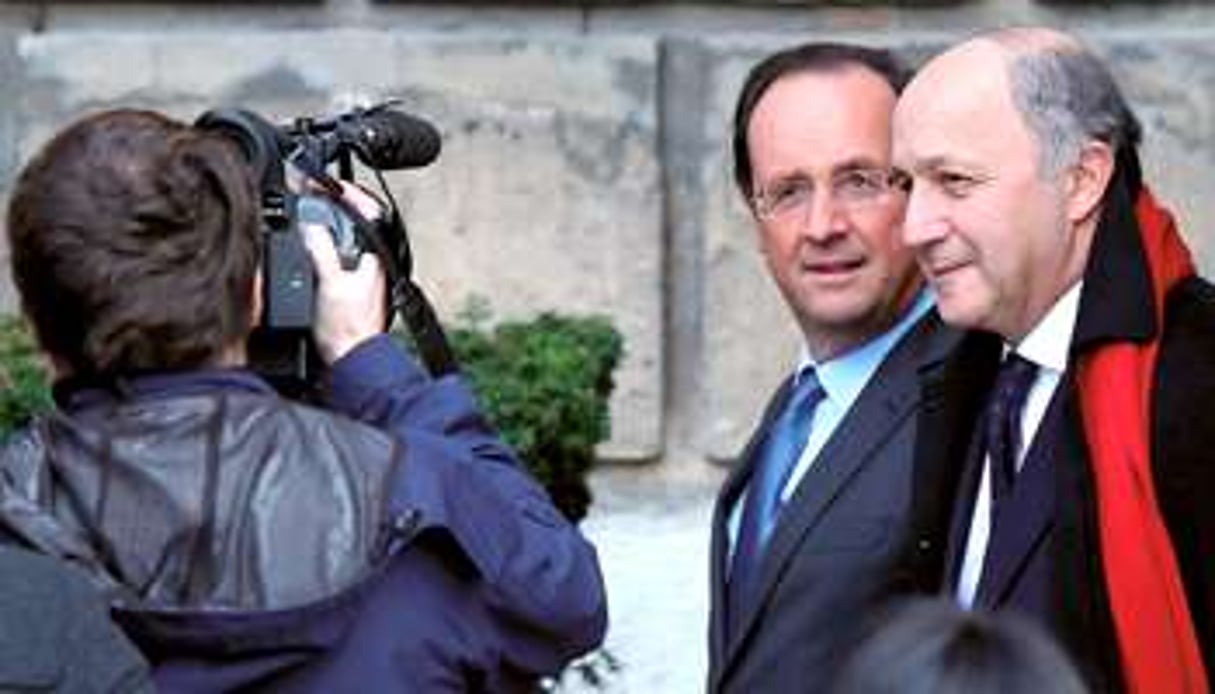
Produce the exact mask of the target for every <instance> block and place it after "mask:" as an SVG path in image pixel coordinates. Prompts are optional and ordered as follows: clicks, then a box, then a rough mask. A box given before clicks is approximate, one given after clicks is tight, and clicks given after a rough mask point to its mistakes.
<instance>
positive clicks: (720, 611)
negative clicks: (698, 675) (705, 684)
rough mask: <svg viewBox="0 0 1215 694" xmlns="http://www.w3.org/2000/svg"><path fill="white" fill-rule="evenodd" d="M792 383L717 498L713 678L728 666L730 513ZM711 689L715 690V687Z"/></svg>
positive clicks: (780, 392) (779, 394) (777, 397)
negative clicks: (726, 650)
mask: <svg viewBox="0 0 1215 694" xmlns="http://www.w3.org/2000/svg"><path fill="white" fill-rule="evenodd" d="M792 383H793V379H792V378H786V379H785V381H784V382H783V383H781V385H780V387H779V388H777V390H776V392H775V393H774V394H773V396H772V398H771V399H770V400H769V401H768V405H767V407H766V408H765V409H764V414H763V417H762V418H761V419H760V424H759V426H758V427H756V429H755V433H754V434H753V435H752V436H751V439H750V441H748V442H747V445H746V446H745V447H744V448H743V452H742V454H741V455H740V456H739V462H738V465H736V466H735V467H734V469H733V471H731V473H730V475H729V476H728V477H727V478H726V481H725V483H724V484H723V485H722V487H721V491H720V492H719V493H718V495H717V501H716V503H715V504H714V505H713V521H712V528H713V530H712V539H711V546H710V548H709V553H710V564H711V566H710V567H709V573H710V577H711V580H710V582H709V586H710V591H711V593H712V595H711V596H710V599H711V602H710V604H711V605H712V609H711V610H710V623H709V653H710V658H711V661H712V663H716V664H718V665H719V666H718V667H712V668H710V669H711V672H712V673H713V674H714V676H719V675H720V674H721V673H722V671H723V670H724V664H725V662H726V658H725V656H726V652H725V648H726V643H725V639H726V581H727V579H728V578H729V567H728V566H727V564H728V562H729V537H730V532H729V521H730V512H731V510H732V509H733V508H734V503H735V502H736V501H737V499H738V496H739V494H741V493H742V491H743V490H744V489H745V488H746V486H747V481H748V480H749V479H750V478H751V472H752V470H753V469H754V468H755V455H756V453H757V452H758V450H759V446H760V444H762V443H763V441H764V438H765V437H766V436H767V432H768V429H769V428H770V426H771V424H772V420H773V419H774V418H775V417H776V414H777V413H778V412H779V411H780V409H781V405H782V404H783V403H784V401H785V399H786V398H787V397H788V396H789V388H790V387H791V386H792ZM712 686H714V687H715V686H716V685H715V684H714V685H712Z"/></svg>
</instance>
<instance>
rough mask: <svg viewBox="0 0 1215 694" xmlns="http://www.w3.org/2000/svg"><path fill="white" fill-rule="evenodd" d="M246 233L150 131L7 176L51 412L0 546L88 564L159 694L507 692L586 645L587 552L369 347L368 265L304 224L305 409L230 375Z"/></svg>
mask: <svg viewBox="0 0 1215 694" xmlns="http://www.w3.org/2000/svg"><path fill="white" fill-rule="evenodd" d="M345 196H346V200H347V201H348V202H349V203H351V204H352V205H354V206H355V207H357V208H358V209H360V210H362V211H364V212H367V211H369V210H374V205H375V203H374V200H373V199H371V198H370V196H367V195H366V194H362V193H361V191H358V190H357V189H353V188H351V189H348V190H347V191H346V194H345ZM258 231H259V202H258V197H257V194H256V190H255V185H254V181H253V180H252V175H251V171H250V169H249V167H248V165H247V164H246V163H245V161H244V160H243V159H242V157H241V155H240V153H239V152H238V150H237V148H236V147H235V146H234V145H233V144H232V143H231V142H230V141H229V140H227V139H225V138H224V137H222V136H221V135H218V134H215V133H212V132H207V131H205V130H203V129H200V128H196V127H190V126H186V125H184V124H181V123H178V122H175V121H172V120H169V119H167V118H165V117H164V116H161V115H159V114H156V113H153V112H148V111H134V110H115V111H108V112H105V113H101V114H98V115H94V116H92V117H89V118H86V119H84V120H82V121H80V122H78V123H76V124H74V125H72V126H70V127H68V128H67V129H66V130H64V131H63V132H61V133H60V134H58V135H57V136H55V137H54V138H53V139H52V140H51V141H50V143H48V144H47V145H46V146H45V147H44V148H43V149H42V151H41V152H40V153H38V154H37V156H36V157H35V158H34V159H33V160H32V161H31V162H30V163H29V164H28V165H27V166H26V168H25V169H24V171H23V172H22V174H21V176H20V178H19V180H18V181H17V184H16V187H15V189H14V191H13V193H12V197H11V202H10V208H9V217H8V235H9V243H10V248H11V254H12V264H13V276H14V279H15V281H16V284H17V287H18V290H19V293H20V296H21V305H22V309H23V312H24V313H25V315H26V317H27V318H28V319H29V321H30V322H31V324H32V326H33V328H34V330H35V333H36V336H37V339H38V341H39V344H40V345H41V347H42V348H43V350H44V351H45V352H46V353H47V355H48V356H49V358H50V360H51V362H52V364H53V366H54V371H55V374H56V384H55V389H54V395H55V401H56V405H57V407H56V408H55V409H54V410H53V411H52V412H51V413H49V414H48V415H47V416H44V417H42V418H40V419H38V420H36V421H35V422H34V423H33V424H31V425H30V426H29V427H28V428H26V429H24V430H23V431H22V432H20V434H19V435H18V436H16V437H14V438H13V439H10V441H9V442H8V443H7V444H6V445H5V446H4V447H3V449H0V480H2V481H0V527H3V530H4V531H5V534H6V535H7V536H9V537H11V538H12V539H13V540H14V541H16V542H17V543H20V544H22V545H25V546H28V547H32V548H34V549H36V550H37V551H40V552H42V553H44V554H48V555H52V556H55V557H58V558H61V559H64V560H67V561H69V562H71V563H74V564H76V565H78V566H80V567H82V568H84V569H85V570H86V571H87V572H88V573H89V574H90V575H91V576H92V577H93V579H94V580H95V582H96V583H97V584H98V585H100V586H102V587H103V589H104V590H106V592H107V594H108V595H109V596H110V599H111V607H112V612H113V614H114V616H115V618H116V620H117V621H118V623H119V624H120V625H121V626H122V627H123V629H124V630H125V631H126V633H127V635H128V636H129V637H130V638H131V639H132V640H133V641H134V642H135V643H136V645H138V646H139V647H140V649H141V650H142V651H143V653H144V654H145V656H146V657H147V658H148V660H149V662H150V664H151V666H152V670H153V676H154V678H155V681H156V684H157V685H158V687H159V688H160V689H161V690H162V691H169V692H176V691H199V692H203V691H205V692H215V691H226V690H232V689H236V688H253V689H261V690H266V689H272V690H274V691H326V692H328V691H334V692H339V691H377V692H378V691H406V692H441V691H470V690H475V691H528V690H530V689H531V688H532V687H534V684H535V681H536V678H537V676H539V675H544V674H548V673H553V672H555V671H557V670H559V669H560V668H561V666H562V665H563V664H564V663H565V662H566V661H568V660H569V659H571V658H572V657H574V656H576V655H578V654H580V653H582V652H585V651H587V650H589V649H590V648H592V647H594V646H595V645H597V644H598V643H599V641H600V640H601V638H602V635H603V631H604V629H605V625H606V611H605V601H604V595H603V586H602V580H601V577H600V574H599V568H598V563H597V560H596V557H595V552H594V549H593V548H592V547H591V546H590V544H589V543H588V542H586V541H585V540H584V539H583V538H582V537H581V536H580V535H579V534H578V532H577V530H575V529H574V528H573V527H571V526H570V525H569V524H568V523H567V522H566V521H565V520H564V519H563V518H562V517H561V516H560V514H559V513H558V512H557V511H556V510H555V509H554V507H553V506H552V505H551V503H550V502H549V500H548V497H547V495H546V494H545V492H544V491H543V490H542V489H541V488H540V487H539V486H538V485H537V484H536V483H535V482H534V481H533V480H532V479H531V478H530V477H529V476H528V475H527V473H526V472H525V471H524V470H523V469H522V468H521V467H520V465H519V463H518V461H517V460H516V459H515V457H514V454H513V452H512V451H511V450H510V449H509V448H508V447H507V446H506V445H505V444H504V443H503V442H502V441H501V440H500V439H499V438H498V436H497V435H496V433H495V432H494V431H493V430H492V428H491V426H490V425H489V424H488V423H487V421H486V420H485V418H484V416H483V415H482V413H481V412H480V411H479V409H478V408H477V406H476V404H475V401H474V398H473V396H472V394H471V392H470V390H469V389H468V387H467V385H466V384H465V383H464V382H463V380H462V379H461V378H460V377H458V376H445V377H442V378H437V379H431V378H429V377H428V376H427V375H426V374H425V373H424V372H423V371H422V370H421V368H420V367H419V366H418V365H417V364H416V363H414V361H413V360H412V359H411V358H410V357H409V356H408V355H407V354H406V353H405V352H404V351H403V350H402V349H400V348H399V347H398V346H396V344H395V343H394V342H393V341H392V340H391V339H390V338H389V337H387V336H385V335H383V334H381V333H382V330H383V327H384V325H385V318H386V314H385V311H386V308H385V305H384V297H385V290H384V276H383V273H382V271H381V270H380V268H379V265H378V263H377V261H376V258H375V256H374V255H373V254H366V255H364V256H363V257H362V258H361V259H360V262H359V265H358V267H357V269H355V270H344V269H342V268H341V267H340V266H339V263H338V258H337V255H336V252H335V250H334V248H333V243H332V241H331V240H330V238H329V236H328V234H327V233H326V231H325V230H324V229H319V228H314V227H309V228H306V229H304V231H305V232H306V243H307V245H308V248H309V251H310V253H311V254H312V256H313V261H314V264H315V267H316V271H317V282H318V291H317V305H316V311H317V319H316V326H315V333H314V337H315V341H316V343H317V346H318V348H319V351H320V353H321V355H322V357H323V358H324V359H325V361H326V362H328V364H329V367H330V368H329V371H328V375H327V381H326V384H325V385H326V386H327V388H326V393H327V398H328V400H327V405H328V410H319V409H314V408H311V407H308V406H305V405H303V404H300V403H297V402H294V401H288V400H286V399H283V398H281V397H279V396H278V395H276V393H275V392H274V391H273V390H272V389H271V388H270V387H269V386H268V385H267V384H266V383H265V381H263V380H262V379H260V378H259V377H258V376H257V375H255V374H254V373H253V372H252V371H250V370H248V369H247V368H246V353H245V345H246V341H247V339H248V337H249V335H250V332H251V330H252V328H253V326H255V325H256V324H257V323H258V314H259V311H260V308H261V299H260V296H261V292H260V282H261V276H260V271H259V233H258Z"/></svg>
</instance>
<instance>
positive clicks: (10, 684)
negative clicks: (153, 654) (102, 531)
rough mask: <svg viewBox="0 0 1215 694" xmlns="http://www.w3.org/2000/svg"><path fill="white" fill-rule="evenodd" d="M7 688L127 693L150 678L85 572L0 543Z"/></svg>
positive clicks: (1, 662)
mask: <svg viewBox="0 0 1215 694" xmlns="http://www.w3.org/2000/svg"><path fill="white" fill-rule="evenodd" d="M0 691H5V692H17V691H20V692H27V691H28V692H57V693H58V694H86V693H94V692H96V693H98V694H100V693H101V692H105V693H107V694H128V693H130V692H151V683H150V682H149V681H148V668H147V665H146V664H144V662H143V659H142V658H140V657H139V653H138V652H137V651H136V650H135V648H134V647H133V646H132V645H131V644H130V643H129V642H128V641H127V640H126V639H125V638H124V637H123V635H122V632H120V631H119V630H118V628H117V627H115V626H114V624H113V623H112V622H110V619H109V615H108V613H107V610H106V605H105V601H104V600H102V599H101V596H99V595H97V591H96V590H95V589H94V587H93V586H92V585H90V584H89V582H88V580H87V579H86V578H85V577H84V576H82V575H80V574H79V572H77V571H75V570H74V569H72V568H69V567H66V566H63V565H62V564H60V563H59V562H56V561H55V560H53V559H49V558H47V557H42V556H39V555H37V554H33V553H31V552H25V551H22V550H17V549H12V548H9V547H0Z"/></svg>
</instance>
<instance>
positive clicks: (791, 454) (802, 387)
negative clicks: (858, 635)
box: [727, 369, 826, 624]
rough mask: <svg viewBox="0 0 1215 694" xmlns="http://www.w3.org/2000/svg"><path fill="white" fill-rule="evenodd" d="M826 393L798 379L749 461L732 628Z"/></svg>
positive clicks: (810, 374) (804, 377) (811, 380)
mask: <svg viewBox="0 0 1215 694" xmlns="http://www.w3.org/2000/svg"><path fill="white" fill-rule="evenodd" d="M824 395H826V393H825V392H824V391H823V387H822V385H821V384H819V382H818V377H817V376H815V374H814V370H813V369H807V370H806V371H804V372H803V373H802V374H801V377H800V379H799V380H798V382H797V385H796V386H794V387H793V388H792V389H791V392H790V393H789V397H788V399H787V400H786V401H785V406H784V408H783V409H782V410H781V412H780V414H779V415H778V416H777V417H776V419H775V420H774V421H773V423H772V426H771V427H770V428H769V429H768V435H767V437H766V438H765V440H764V444H763V447H762V450H761V451H760V453H759V455H758V456H757V459H756V461H755V467H754V470H753V471H752V473H751V481H750V482H749V483H748V485H747V493H746V500H745V504H746V505H745V506H744V507H743V514H742V522H741V523H740V524H739V527H738V539H737V540H736V542H735V544H734V558H733V561H732V563H731V566H730V578H729V590H728V595H729V598H728V599H729V604H728V606H727V614H728V615H729V622H730V623H731V624H734V623H735V620H737V619H738V618H739V617H740V616H741V615H742V611H743V608H744V606H745V605H746V602H747V601H748V600H749V599H750V597H751V593H752V592H753V591H754V589H755V586H754V585H753V584H754V582H755V579H756V578H757V576H758V574H759V565H760V561H761V560H762V559H763V555H764V548H765V547H766V546H767V544H768V539H769V537H770V536H771V535H772V530H773V528H774V527H775V526H776V518H777V516H778V515H779V514H780V505H781V504H780V492H781V489H783V488H784V486H785V482H787V481H788V479H789V473H791V472H793V468H794V467H795V466H796V464H797V461H798V459H799V458H801V453H802V449H803V448H805V446H806V438H807V437H808V436H809V434H810V422H811V420H813V418H814V409H815V408H816V407H817V406H818V403H819V401H821V400H822V399H823V396H824Z"/></svg>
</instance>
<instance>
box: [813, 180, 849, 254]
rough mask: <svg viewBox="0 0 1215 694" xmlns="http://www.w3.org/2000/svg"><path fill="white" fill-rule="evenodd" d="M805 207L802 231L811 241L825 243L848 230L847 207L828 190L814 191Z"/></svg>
mask: <svg viewBox="0 0 1215 694" xmlns="http://www.w3.org/2000/svg"><path fill="white" fill-rule="evenodd" d="M806 207H807V209H806V212H805V215H806V217H805V219H804V220H803V223H802V233H803V234H805V235H806V237H808V238H809V239H811V240H812V241H814V242H816V243H825V242H827V241H830V240H831V239H832V238H833V237H835V236H838V235H840V234H843V233H845V232H846V231H847V230H848V211H847V208H846V206H844V205H842V204H840V202H839V201H838V200H836V199H835V196H834V195H832V194H831V193H830V192H828V191H826V190H824V191H822V192H816V194H815V195H814V197H813V198H812V199H811V200H810V204H809V205H807V206H806Z"/></svg>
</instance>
